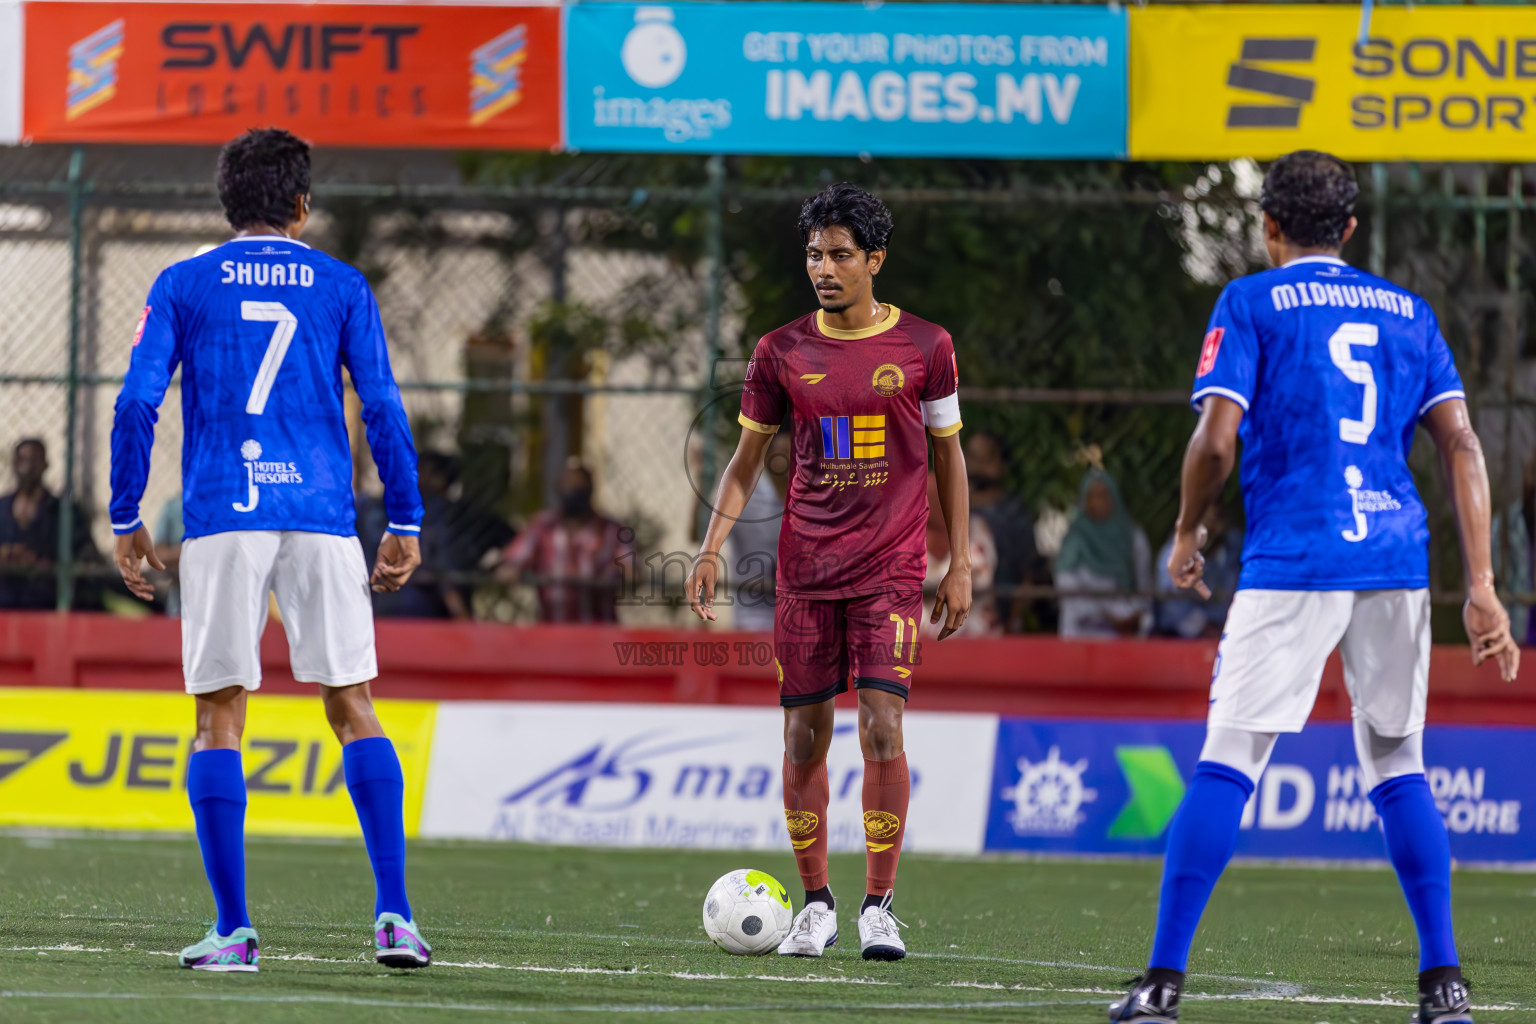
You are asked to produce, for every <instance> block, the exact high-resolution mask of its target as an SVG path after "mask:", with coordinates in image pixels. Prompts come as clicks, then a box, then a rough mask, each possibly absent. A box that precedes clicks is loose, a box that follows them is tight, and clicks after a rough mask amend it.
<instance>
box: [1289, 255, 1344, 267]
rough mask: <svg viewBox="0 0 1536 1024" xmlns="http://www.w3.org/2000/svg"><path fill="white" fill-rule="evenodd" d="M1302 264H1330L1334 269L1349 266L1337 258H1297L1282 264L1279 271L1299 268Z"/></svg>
mask: <svg viewBox="0 0 1536 1024" xmlns="http://www.w3.org/2000/svg"><path fill="white" fill-rule="evenodd" d="M1303 263H1332V264H1333V265H1334V266H1336V267H1347V266H1349V264H1348V263H1345V262H1344V261H1343V260H1341V259H1339V258H1338V257H1337V256H1298V257H1296V258H1295V259H1293V260H1291V262H1289V263H1282V264H1281V265H1280V269H1281V270H1284V269H1285V268H1286V267H1296V266H1300V265H1301V264H1303Z"/></svg>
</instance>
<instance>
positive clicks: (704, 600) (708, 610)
mask: <svg viewBox="0 0 1536 1024" xmlns="http://www.w3.org/2000/svg"><path fill="white" fill-rule="evenodd" d="M719 572H720V556H719V555H718V554H716V553H715V552H713V551H700V552H699V557H697V558H695V559H694V560H693V572H691V573H689V574H688V578H687V579H686V580H684V581H683V593H685V594H687V595H688V607H689V608H692V609H693V613H694V614H695V615H697V616H698V617H699V618H701V619H703V620H704V621H705V622H714V621H715V578H716V576H717V575H718V574H719Z"/></svg>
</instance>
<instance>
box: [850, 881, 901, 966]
mask: <svg viewBox="0 0 1536 1024" xmlns="http://www.w3.org/2000/svg"><path fill="white" fill-rule="evenodd" d="M895 895H896V892H895V890H893V889H887V890H886V891H885V899H883V900H881V901H880V904H879V906H874V907H866V908H865V909H864V912H863V913H861V914H860V915H859V946H860V947H861V948H862V949H863V951H864V959H865V960H900V959H901V958H902V957H904V956H906V955H907V944H906V943H905V942H902V941H901V933H900V932H899V931H897V925H900V926H901V927H902V928H905V927H906V925H905V924H904V923H903V922H902V921H900V920H898V919H897V917H896V915H895V914H893V913H891V899H892V898H893V897H894V896H895Z"/></svg>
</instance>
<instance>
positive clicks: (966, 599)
mask: <svg viewBox="0 0 1536 1024" xmlns="http://www.w3.org/2000/svg"><path fill="white" fill-rule="evenodd" d="M941 614H942V615H943V616H944V625H943V626H941V627H939V639H940V640H943V639H945V638H946V637H948V636H950V635H952V634H953V633H954V632H955V630H957V629H959V628H960V627H961V626H963V625H965V617H966V616H967V615H969V614H971V567H970V566H968V565H951V566H950V567H949V572H946V573H945V574H944V578H943V579H942V580H940V581H939V591H938V593H937V594H936V595H935V596H934V599H933V614H932V615H930V616H929V617H928V624H929V625H935V624H937V623H938V621H939V616H940V615H941Z"/></svg>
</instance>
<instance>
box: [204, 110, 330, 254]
mask: <svg viewBox="0 0 1536 1024" xmlns="http://www.w3.org/2000/svg"><path fill="white" fill-rule="evenodd" d="M308 194H309V144H308V143H307V142H305V141H304V140H303V139H300V138H299V137H298V136H296V135H293V134H290V133H289V132H285V131H283V130H282V129H281V128H253V129H251V130H250V131H248V132H246V133H245V134H244V135H242V136H240V137H239V138H237V139H235V140H234V141H232V142H230V143H229V144H228V145H227V146H225V147H224V149H223V150H222V151H221V152H220V153H219V202H221V203H223V204H224V216H225V217H226V218H228V220H229V223H230V226H231V227H233V228H234V229H235V230H236V231H243V230H245V229H246V228H249V227H254V226H256V225H258V224H270V225H271V226H272V227H277V228H281V227H287V225H288V223H289V222H290V221H291V220H293V204H294V200H296V199H297V198H298V197H299V196H305V195H308Z"/></svg>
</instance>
